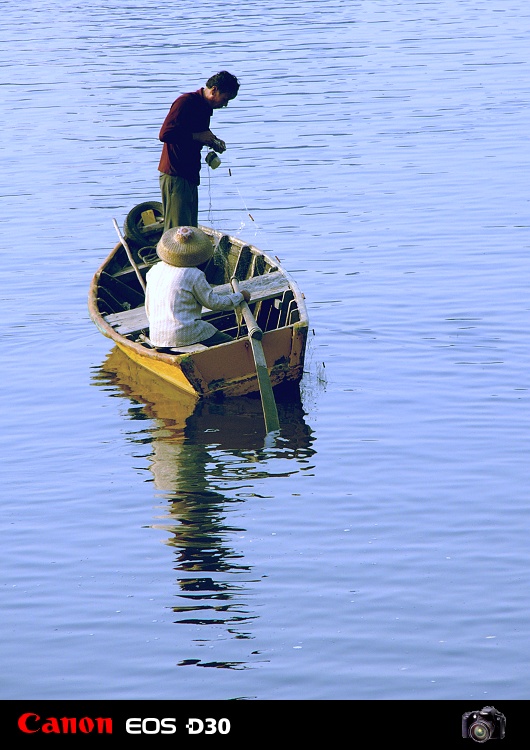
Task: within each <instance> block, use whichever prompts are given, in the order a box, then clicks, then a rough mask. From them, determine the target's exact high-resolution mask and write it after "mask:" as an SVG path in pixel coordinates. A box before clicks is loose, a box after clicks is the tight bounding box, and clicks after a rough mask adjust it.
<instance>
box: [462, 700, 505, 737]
mask: <svg viewBox="0 0 530 750" xmlns="http://www.w3.org/2000/svg"><path fill="white" fill-rule="evenodd" d="M505 731H506V717H505V716H504V714H501V712H500V711H497V709H496V708H494V707H493V706H484V708H483V709H482V710H481V711H468V712H467V713H465V714H462V737H471V739H472V740H475V742H487V741H488V740H497V739H498V740H502V739H504V734H505Z"/></svg>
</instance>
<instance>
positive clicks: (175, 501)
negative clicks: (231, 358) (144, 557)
mask: <svg viewBox="0 0 530 750" xmlns="http://www.w3.org/2000/svg"><path fill="white" fill-rule="evenodd" d="M99 379H100V380H103V381H104V382H106V383H112V384H113V385H114V386H117V387H118V388H119V390H120V392H121V395H123V396H124V397H127V398H129V399H133V400H134V401H136V402H137V403H140V404H142V407H141V409H140V411H138V409H135V410H132V411H130V412H129V413H130V415H131V417H132V418H134V419H142V420H145V418H146V417H148V418H149V419H151V420H152V426H151V427H150V429H149V432H150V439H151V447H152V452H151V455H150V457H149V470H150V472H151V473H152V477H153V482H154V485H155V487H156V489H157V490H158V492H159V493H160V495H161V497H162V498H163V499H164V501H166V502H167V506H166V505H164V506H163V516H162V518H160V519H158V520H157V523H156V524H154V525H155V526H156V527H158V528H163V529H165V530H167V531H168V532H169V533H170V536H169V538H168V539H167V544H169V545H170V546H171V547H173V548H174V550H175V570H176V571H177V572H178V585H179V601H178V602H177V603H176V604H173V605H172V609H173V611H174V613H175V615H176V620H175V621H176V622H177V623H185V624H192V625H208V624H210V625H212V624H215V625H222V626H224V627H226V629H227V631H228V632H229V633H230V634H231V636H232V637H236V638H252V637H253V636H252V632H251V629H250V625H251V623H252V621H253V620H254V619H255V618H256V617H257V615H256V614H255V613H253V612H252V611H251V610H250V608H249V606H248V603H247V602H246V601H245V592H246V591H247V590H248V586H249V585H250V584H252V583H254V582H253V580H252V568H251V566H249V565H248V564H246V563H245V561H244V559H243V556H242V553H240V552H238V551H237V550H236V549H234V546H233V544H232V541H231V540H233V539H234V537H235V536H236V534H241V533H242V532H244V531H245V529H241V528H238V527H236V526H234V525H232V524H231V523H230V516H231V514H232V517H233V514H234V510H235V509H236V506H237V505H239V504H240V503H241V502H244V498H241V497H238V494H237V488H238V486H240V485H241V479H242V478H244V480H245V482H246V483H247V484H248V482H249V479H250V481H252V477H253V476H254V477H258V476H259V477H260V478H263V477H264V476H265V477H266V476H267V474H266V461H262V460H261V455H260V454H261V453H262V452H263V450H264V449H263V434H262V429H261V423H262V420H263V415H262V411H261V402H260V400H259V398H258V399H252V398H238V399H227V400H225V401H224V402H220V403H219V402H215V401H210V400H202V401H196V400H195V399H194V398H192V397H187V396H186V394H182V393H180V391H178V390H176V389H175V388H173V387H172V386H170V385H168V384H166V383H164V381H162V380H160V379H159V378H156V377H155V376H153V375H151V374H150V373H148V372H147V371H145V370H144V369H143V368H141V367H138V366H137V365H136V364H134V363H133V362H131V361H130V360H129V358H128V357H126V356H125V355H124V354H123V353H122V352H120V351H119V350H118V349H115V350H113V352H112V353H111V355H110V356H109V357H108V358H107V360H106V362H105V363H104V365H103V366H102V368H101V372H100V373H99ZM278 412H279V415H280V420H281V422H282V425H285V427H283V426H282V442H281V443H280V444H279V446H278V448H277V449H276V450H275V454H274V457H275V459H276V458H278V457H282V456H283V457H287V458H295V459H297V460H296V461H295V462H294V465H293V464H291V462H289V467H290V470H289V471H288V472H287V473H296V472H298V471H300V468H301V467H300V464H303V463H304V462H307V461H308V459H309V458H310V456H311V455H312V454H313V453H314V451H313V449H312V447H311V444H312V433H311V430H310V429H309V427H308V426H307V425H306V423H305V421H304V418H303V408H302V405H301V400H300V395H299V393H298V394H297V397H294V398H293V394H290V398H289V399H288V400H287V401H286V402H285V403H282V402H279V403H278ZM256 425H259V426H260V429H256ZM143 426H145V421H144V425H143ZM143 439H144V441H145V437H144V438H143ZM291 467H292V470H291ZM247 584H248V585H247ZM203 666H204V665H203ZM216 666H219V665H216ZM222 666H230V667H233V668H236V667H237V668H241V665H228V664H223V665H222Z"/></svg>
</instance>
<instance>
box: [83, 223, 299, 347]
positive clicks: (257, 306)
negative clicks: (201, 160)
mask: <svg viewBox="0 0 530 750" xmlns="http://www.w3.org/2000/svg"><path fill="white" fill-rule="evenodd" d="M201 228H202V229H204V231H206V232H208V233H209V234H210V236H212V238H213V239H214V241H216V249H215V253H214V256H213V257H212V258H211V260H210V261H208V263H207V265H206V266H205V268H204V272H205V274H206V278H207V279H208V281H209V283H210V284H211V285H212V286H213V287H214V288H215V290H216V291H217V292H218V293H220V294H223V293H225V294H226V293H228V292H230V291H232V288H231V285H230V279H231V278H233V277H235V278H236V279H237V280H238V282H239V286H240V289H241V290H243V289H246V290H248V291H249V292H250V294H251V299H250V302H249V307H250V309H251V310H252V313H253V315H254V317H255V319H256V322H257V324H258V326H259V327H260V328H261V330H262V331H263V332H264V333H265V332H267V331H272V330H276V329H278V328H282V327H284V326H289V325H292V324H294V323H296V322H298V321H299V320H300V311H299V308H298V304H297V301H296V298H295V295H294V293H293V290H292V289H291V286H290V284H289V281H288V279H287V277H286V276H285V274H284V273H283V271H281V270H279V269H278V266H277V265H274V264H273V263H271V262H270V261H269V260H268V259H267V258H266V257H264V256H263V255H262V254H261V253H259V252H258V251H257V250H256V249H255V248H253V247H251V246H250V245H245V244H243V243H241V242H240V241H239V240H235V239H234V238H232V237H229V236H227V235H219V236H218V237H217V236H216V234H215V233H213V230H208V229H206V228H205V227H201ZM127 244H128V247H129V249H130V251H131V253H132V254H133V258H134V259H135V262H136V263H137V266H138V268H139V270H140V273H141V274H142V278H143V279H144V280H145V275H146V273H147V271H148V270H149V268H150V267H151V266H152V265H153V264H154V263H156V262H157V261H158V256H157V255H156V246H153V245H150V246H144V247H135V244H134V243H133V242H131V243H129V242H128V243H127ZM97 297H98V307H99V310H100V312H101V314H102V316H103V318H104V319H105V320H106V321H107V323H108V324H109V325H111V326H112V328H113V329H114V330H115V331H116V333H118V334H119V335H121V336H124V337H125V338H127V339H129V340H131V341H135V342H138V343H142V344H144V345H145V346H149V339H148V335H149V324H148V321H147V317H146V314H145V308H144V301H145V299H144V292H143V289H142V286H141V284H140V282H139V280H138V278H137V276H136V272H135V270H134V269H133V268H132V267H131V264H130V262H129V260H128V257H127V253H126V251H125V249H124V247H123V246H122V245H121V244H120V245H118V246H117V248H116V251H115V253H114V255H113V256H112V258H111V259H110V261H109V263H108V264H106V265H105V267H104V268H103V269H102V270H101V273H100V277H99V283H98V288H97ZM202 316H203V318H204V319H206V320H208V321H210V322H211V323H213V324H214V325H215V326H216V327H217V328H218V329H219V330H221V331H225V332H226V333H228V334H230V335H231V336H233V337H234V338H240V337H241V336H246V335H247V331H246V327H245V323H244V320H243V319H242V316H240V315H239V314H238V312H237V311H232V310H230V311H222V312H213V311H211V310H206V309H205V308H203V311H202ZM192 348H195V347H192ZM188 349H189V348H188V347H183V348H182V351H188Z"/></svg>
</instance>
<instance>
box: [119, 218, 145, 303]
mask: <svg viewBox="0 0 530 750" xmlns="http://www.w3.org/2000/svg"><path fill="white" fill-rule="evenodd" d="M112 223H113V224H114V229H115V230H116V232H117V233H118V237H119V238H120V242H121V244H122V245H123V247H124V248H125V252H126V253H127V257H128V258H129V263H130V264H131V266H132V267H133V268H134V270H135V272H136V275H137V276H138V281H139V282H140V285H141V287H142V289H143V290H144V294H145V281H144V280H143V277H142V274H141V273H140V269H139V268H138V266H137V265H136V263H135V262H134V259H133V257H132V253H131V251H130V249H129V245H128V244H127V243H126V242H125V237H123V236H122V233H121V232H120V228H119V226H118V224H117V222H116V219H113V220H112Z"/></svg>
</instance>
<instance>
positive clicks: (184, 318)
mask: <svg viewBox="0 0 530 750" xmlns="http://www.w3.org/2000/svg"><path fill="white" fill-rule="evenodd" d="M156 251H157V254H158V257H159V258H160V262H159V263H156V264H155V265H154V266H153V267H152V268H150V269H149V271H148V272H147V276H146V282H147V289H146V295H145V310H146V313H147V319H148V320H149V339H150V341H151V343H152V344H153V346H155V347H156V348H157V349H160V348H161V349H170V348H174V347H179V346H188V345H189V344H199V343H200V344H204V345H205V346H215V345H216V344H222V343H224V342H226V341H232V340H233V339H232V337H231V336H229V335H228V334H227V333H223V332H222V331H218V330H217V328H216V327H215V326H213V325H212V324H211V323H208V322H207V321H205V320H202V319H201V310H202V308H203V307H207V308H208V309H210V310H231V309H234V308H235V307H237V305H239V304H240V303H241V302H242V301H243V300H245V301H246V302H248V301H249V299H250V294H249V293H248V292H247V291H246V290H245V291H243V292H241V293H236V292H234V293H232V294H217V293H216V292H215V291H214V290H213V288H212V287H211V286H210V284H209V283H208V281H207V279H206V276H205V274H204V271H203V270H202V269H201V268H200V266H201V265H202V266H204V265H205V264H206V263H207V262H208V261H209V260H210V258H211V257H212V256H213V254H214V244H213V242H212V240H211V239H210V238H209V237H208V235H206V234H205V233H204V232H203V231H202V230H201V229H198V228H197V227H173V228H172V229H168V231H167V232H164V234H163V235H162V237H161V238H160V241H159V243H158V245H157V248H156Z"/></svg>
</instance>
